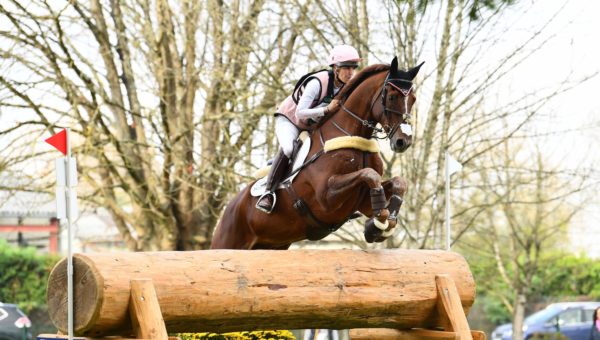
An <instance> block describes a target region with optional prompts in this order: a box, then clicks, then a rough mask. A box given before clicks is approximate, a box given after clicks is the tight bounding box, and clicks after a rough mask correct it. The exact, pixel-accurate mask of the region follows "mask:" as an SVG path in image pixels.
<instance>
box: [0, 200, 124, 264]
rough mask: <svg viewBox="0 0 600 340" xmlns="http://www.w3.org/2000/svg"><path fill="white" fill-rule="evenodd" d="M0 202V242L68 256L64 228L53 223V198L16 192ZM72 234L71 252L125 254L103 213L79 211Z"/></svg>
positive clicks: (55, 222) (110, 220)
mask: <svg viewBox="0 0 600 340" xmlns="http://www.w3.org/2000/svg"><path fill="white" fill-rule="evenodd" d="M0 194H1V193H0ZM2 202H3V204H2V205H1V206H0V239H5V240H6V241H7V243H8V244H10V245H14V246H22V247H25V246H29V247H34V248H36V249H38V250H39V251H40V252H47V253H57V254H66V253H67V236H68V234H67V230H66V225H65V224H64V223H63V224H62V225H61V224H60V223H59V221H58V220H57V219H56V207H55V202H54V197H53V196H51V195H48V194H39V193H30V192H19V193H15V194H13V195H11V196H10V197H4V199H3V200H2ZM72 230H73V251H74V252H83V253H86V252H106V251H116V250H126V247H125V244H124V242H123V241H122V239H121V237H120V235H119V232H118V230H117V228H116V226H115V224H114V222H113V221H112V218H111V217H110V214H109V213H108V212H107V211H106V210H104V209H85V208H84V207H80V216H79V217H78V218H77V219H76V220H75V221H74V223H73V225H72Z"/></svg>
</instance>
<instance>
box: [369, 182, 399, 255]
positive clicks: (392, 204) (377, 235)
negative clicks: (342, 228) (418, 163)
mask: <svg viewBox="0 0 600 340" xmlns="http://www.w3.org/2000/svg"><path fill="white" fill-rule="evenodd" d="M382 186H383V189H384V191H385V196H386V197H388V202H389V203H388V205H387V209H388V211H389V213H390V214H389V217H388V221H389V226H388V228H387V229H385V230H382V229H381V228H379V226H378V225H377V224H376V223H375V222H374V221H372V220H370V219H369V220H367V223H366V224H365V239H366V240H367V242H369V243H370V242H382V241H383V240H385V239H386V238H388V237H389V236H391V235H392V234H393V232H394V231H393V228H394V227H395V226H396V223H397V220H398V212H399V210H400V207H401V206H402V202H403V197H404V194H405V193H406V190H407V188H408V184H407V181H406V180H405V179H403V178H401V177H392V178H391V179H390V180H387V181H385V182H383V183H382ZM359 210H360V212H362V213H363V214H365V215H367V216H371V214H372V210H371V206H370V202H368V201H367V200H365V201H363V203H362V204H361V206H360V209H359Z"/></svg>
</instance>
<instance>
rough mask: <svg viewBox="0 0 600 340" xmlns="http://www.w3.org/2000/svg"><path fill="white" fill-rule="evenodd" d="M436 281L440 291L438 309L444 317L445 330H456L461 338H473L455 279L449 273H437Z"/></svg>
mask: <svg viewBox="0 0 600 340" xmlns="http://www.w3.org/2000/svg"><path fill="white" fill-rule="evenodd" d="M435 283H436V286H437V291H438V302H437V309H438V312H439V313H440V315H441V316H442V319H444V324H445V325H444V328H445V330H446V331H449V332H456V334H457V335H458V336H459V337H460V339H461V340H473V336H471V329H470V328H469V323H468V322H467V317H466V315H465V311H464V309H463V307H462V304H461V301H460V296H459V295H458V290H457V289H456V285H455V284H454V281H453V280H452V278H451V277H450V276H449V275H436V276H435Z"/></svg>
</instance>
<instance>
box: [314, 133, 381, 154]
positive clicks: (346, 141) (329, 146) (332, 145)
mask: <svg viewBox="0 0 600 340" xmlns="http://www.w3.org/2000/svg"><path fill="white" fill-rule="evenodd" d="M338 149H356V150H360V151H367V152H379V144H378V143H377V141H376V140H374V139H366V138H362V137H358V136H343V137H337V138H333V139H330V140H328V141H326V142H325V146H324V147H323V150H325V152H329V151H333V150H338Z"/></svg>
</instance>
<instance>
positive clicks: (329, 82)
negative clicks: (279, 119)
mask: <svg viewBox="0 0 600 340" xmlns="http://www.w3.org/2000/svg"><path fill="white" fill-rule="evenodd" d="M312 79H318V80H319V82H320V84H321V93H320V95H319V98H315V100H313V102H312V104H311V105H310V108H311V109H312V108H314V107H316V106H318V105H320V104H321V103H323V102H327V103H329V102H330V101H331V99H333V72H331V71H328V70H321V71H317V72H313V73H309V74H306V75H304V76H303V77H302V78H300V80H298V82H297V83H296V86H295V87H294V92H293V93H292V94H291V95H290V96H288V97H287V98H285V99H284V100H283V101H282V102H281V104H279V106H278V107H277V111H276V113H275V115H276V116H278V115H282V116H285V117H286V118H287V119H289V121H290V122H292V124H294V125H295V126H296V127H297V128H298V129H300V130H310V128H311V127H310V126H311V125H312V124H311V122H309V121H308V120H306V119H298V118H297V117H296V107H297V105H298V101H299V100H300V97H302V93H303V91H304V88H305V87H306V84H308V82H309V81H311V80H312ZM312 123H314V122H312Z"/></svg>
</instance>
